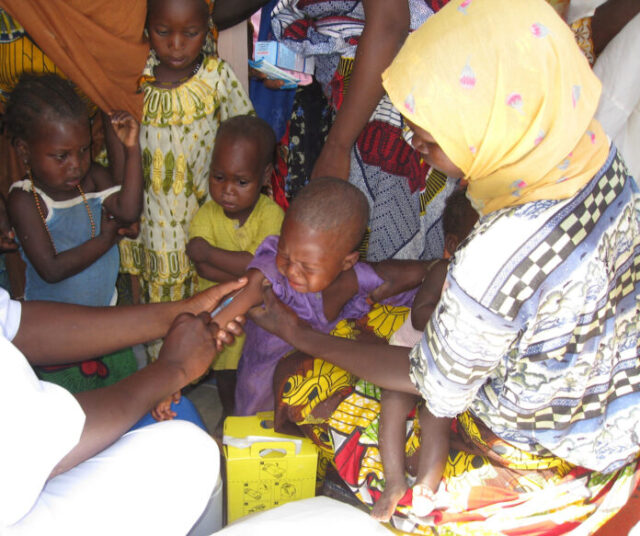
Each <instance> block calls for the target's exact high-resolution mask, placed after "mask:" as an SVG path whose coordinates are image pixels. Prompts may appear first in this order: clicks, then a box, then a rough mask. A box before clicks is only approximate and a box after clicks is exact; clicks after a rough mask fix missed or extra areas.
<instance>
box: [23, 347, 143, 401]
mask: <svg viewBox="0 0 640 536" xmlns="http://www.w3.org/2000/svg"><path fill="white" fill-rule="evenodd" d="M34 370H35V373H36V374H37V375H38V378H40V379H41V380H43V381H47V382H51V383H55V384H57V385H60V386H61V387H64V388H65V389H66V390H67V391H70V392H72V393H80V392H82V391H90V390H92V389H99V388H100V387H106V386H107V385H112V384H114V383H118V382H119V381H120V380H122V379H124V378H126V377H127V376H130V375H131V374H133V373H134V372H136V371H137V370H138V364H137V361H136V357H135V355H134V354H133V350H132V349H131V348H125V349H124V350H119V351H117V352H113V353H112V354H107V355H104V356H102V357H98V358H96V359H87V360H86V361H82V362H80V363H73V364H68V365H52V366H46V367H34Z"/></svg>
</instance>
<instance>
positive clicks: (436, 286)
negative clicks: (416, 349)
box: [411, 259, 449, 331]
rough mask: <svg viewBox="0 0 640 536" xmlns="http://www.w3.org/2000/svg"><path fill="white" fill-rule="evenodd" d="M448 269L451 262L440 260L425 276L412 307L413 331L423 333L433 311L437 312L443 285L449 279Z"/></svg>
mask: <svg viewBox="0 0 640 536" xmlns="http://www.w3.org/2000/svg"><path fill="white" fill-rule="evenodd" d="M448 267H449V261H447V260H446V259H438V260H437V261H435V262H434V263H433V264H432V265H431V267H430V269H429V271H428V272H427V273H426V274H425V276H424V280H423V281H422V285H421V286H420V289H419V290H418V293H417V294H416V297H415V298H414V300H413V307H411V325H412V326H413V329H417V330H418V331H423V330H424V328H425V326H426V325H427V322H428V321H429V319H430V318H431V315H432V314H433V311H435V308H436V306H437V305H438V302H439V301H440V295H441V294H442V285H444V282H445V279H446V278H447V268H448Z"/></svg>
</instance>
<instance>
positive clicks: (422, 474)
mask: <svg viewBox="0 0 640 536" xmlns="http://www.w3.org/2000/svg"><path fill="white" fill-rule="evenodd" d="M450 424H451V419H448V418H438V417H434V416H433V415H432V414H431V412H430V411H429V410H428V409H427V407H426V406H424V405H423V406H421V407H420V452H419V457H418V475H417V478H416V483H415V485H414V486H413V509H414V513H415V514H416V515H418V516H425V515H428V514H430V513H431V510H432V509H433V506H431V508H429V506H428V505H429V499H430V498H431V497H432V493H435V492H436V491H437V490H438V485H439V484H440V480H441V479H442V473H443V471H444V467H445V465H446V463H447V456H448V455H449V429H450V428H449V427H450Z"/></svg>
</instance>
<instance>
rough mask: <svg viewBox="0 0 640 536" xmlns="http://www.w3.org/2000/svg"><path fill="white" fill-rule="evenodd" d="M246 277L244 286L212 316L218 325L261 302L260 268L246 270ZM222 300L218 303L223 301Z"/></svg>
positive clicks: (261, 274)
mask: <svg viewBox="0 0 640 536" xmlns="http://www.w3.org/2000/svg"><path fill="white" fill-rule="evenodd" d="M246 277H247V279H248V280H249V281H248V283H247V284H246V286H244V287H243V288H242V289H240V290H239V291H238V293H237V295H236V296H235V297H234V299H233V301H232V302H231V303H229V305H227V306H226V307H224V308H223V309H222V310H221V311H220V312H218V313H217V314H215V315H214V316H213V317H212V320H213V321H214V322H215V323H216V324H218V326H226V325H227V324H228V323H229V322H231V321H232V320H235V318H237V317H238V316H242V315H244V314H245V313H246V312H247V311H248V310H249V309H251V308H252V307H254V306H256V305H259V304H261V303H262V300H263V294H262V285H263V282H264V280H265V277H264V274H263V273H262V272H261V271H260V270H254V269H251V270H249V271H248V272H247V274H246ZM223 301H224V300H223ZM223 301H221V302H220V303H223ZM214 313H215V311H214Z"/></svg>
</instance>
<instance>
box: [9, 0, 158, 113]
mask: <svg viewBox="0 0 640 536" xmlns="http://www.w3.org/2000/svg"><path fill="white" fill-rule="evenodd" d="M0 6H2V7H3V8H5V9H6V10H7V11H8V12H9V14H10V15H12V16H13V17H14V18H15V19H16V20H17V21H18V22H19V23H20V24H22V26H24V28H25V29H26V30H27V32H28V33H29V36H30V37H31V38H32V39H33V40H34V41H35V42H36V43H37V45H38V46H39V47H40V48H41V49H42V50H43V51H44V52H45V54H46V55H47V56H48V57H50V58H51V60H53V62H54V63H55V65H56V66H57V67H58V68H59V69H60V70H62V72H63V73H64V74H65V75H66V76H67V77H69V79H70V80H72V81H73V82H74V83H75V84H76V85H77V86H78V87H79V88H80V89H81V90H82V91H83V92H84V93H85V94H86V95H87V96H88V97H89V98H90V99H91V100H92V101H93V102H94V103H95V104H97V105H98V106H99V107H100V108H101V109H103V110H105V111H111V110H127V111H128V112H130V113H131V114H133V116H134V117H136V118H138V119H139V118H140V114H141V113H142V94H139V93H137V91H138V86H137V80H138V77H139V76H140V73H141V72H142V68H143V67H144V64H145V61H146V59H147V56H148V54H149V45H148V44H147V43H144V42H143V41H142V29H143V28H144V20H145V16H146V13H147V2H146V0H129V1H125V0H119V1H116V2H114V1H113V0H91V1H87V0H29V1H28V2H26V1H25V0H0Z"/></svg>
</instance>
